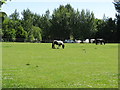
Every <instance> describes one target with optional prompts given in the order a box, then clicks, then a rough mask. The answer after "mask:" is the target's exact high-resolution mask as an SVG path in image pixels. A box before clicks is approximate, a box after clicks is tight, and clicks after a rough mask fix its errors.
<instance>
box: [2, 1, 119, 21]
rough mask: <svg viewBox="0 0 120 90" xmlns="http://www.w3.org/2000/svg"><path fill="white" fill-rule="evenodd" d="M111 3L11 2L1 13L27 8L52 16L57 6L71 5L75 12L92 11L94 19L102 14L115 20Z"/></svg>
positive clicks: (4, 6)
mask: <svg viewBox="0 0 120 90" xmlns="http://www.w3.org/2000/svg"><path fill="white" fill-rule="evenodd" d="M112 2H113V0H12V1H8V2H7V4H4V5H3V6H2V11H5V12H6V13H7V14H8V15H10V14H11V13H13V12H14V11H15V9H17V11H18V12H19V13H21V12H22V11H23V10H24V9H27V8H29V9H30V10H31V11H32V12H34V13H38V14H40V15H42V14H44V13H45V11H46V10H48V9H49V10H50V13H51V14H52V12H53V10H54V9H55V8H58V7H59V5H66V4H71V6H72V7H73V8H74V9H75V10H77V9H78V10H79V11H81V10H82V9H85V10H86V9H88V10H90V11H93V12H94V14H95V17H96V18H99V19H102V18H103V15H104V14H105V15H106V17H112V18H115V13H117V12H116V10H115V8H114V5H113V3H112Z"/></svg>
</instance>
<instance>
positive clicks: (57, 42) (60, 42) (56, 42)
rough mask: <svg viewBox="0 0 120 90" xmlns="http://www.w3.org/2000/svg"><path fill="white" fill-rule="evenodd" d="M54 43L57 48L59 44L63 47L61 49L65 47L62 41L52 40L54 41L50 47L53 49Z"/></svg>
mask: <svg viewBox="0 0 120 90" xmlns="http://www.w3.org/2000/svg"><path fill="white" fill-rule="evenodd" d="M55 45H58V48H59V47H60V46H61V45H62V48H63V49H64V47H65V45H64V43H63V41H58V40H54V41H53V42H52V48H53V49H55ZM58 48H57V49H58Z"/></svg>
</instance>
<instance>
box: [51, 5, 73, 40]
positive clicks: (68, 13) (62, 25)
mask: <svg viewBox="0 0 120 90" xmlns="http://www.w3.org/2000/svg"><path fill="white" fill-rule="evenodd" d="M73 13H74V9H73V8H72V7H71V6H70V5H69V4H68V5H66V6H63V5H60V7H59V8H58V9H55V10H54V12H53V14H52V21H51V22H52V28H51V36H52V38H53V39H61V40H64V39H70V36H71V35H72V33H71V32H72V27H71V26H72V18H71V17H72V15H73Z"/></svg>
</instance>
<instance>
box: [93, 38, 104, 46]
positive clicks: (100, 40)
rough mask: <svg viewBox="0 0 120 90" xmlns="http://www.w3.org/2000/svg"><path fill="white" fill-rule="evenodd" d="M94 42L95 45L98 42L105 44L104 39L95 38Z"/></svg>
mask: <svg viewBox="0 0 120 90" xmlns="http://www.w3.org/2000/svg"><path fill="white" fill-rule="evenodd" d="M95 43H96V45H98V44H101V45H102V44H104V45H105V40H104V39H96V40H95Z"/></svg>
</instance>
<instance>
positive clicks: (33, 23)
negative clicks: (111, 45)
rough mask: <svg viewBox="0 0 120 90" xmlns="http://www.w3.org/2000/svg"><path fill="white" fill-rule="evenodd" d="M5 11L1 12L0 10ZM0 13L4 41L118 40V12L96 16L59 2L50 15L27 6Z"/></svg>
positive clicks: (47, 12)
mask: <svg viewBox="0 0 120 90" xmlns="http://www.w3.org/2000/svg"><path fill="white" fill-rule="evenodd" d="M3 14H4V13H3ZM21 14H22V18H20V14H19V12H17V10H15V11H14V13H12V14H11V15H10V16H7V15H3V16H4V17H2V29H0V35H1V36H2V40H3V41H16V42H41V41H42V42H49V41H52V40H54V39H57V40H65V39H72V40H75V39H77V40H85V39H93V38H103V39H105V40H106V41H107V42H119V41H120V36H119V35H120V15H119V14H116V18H115V19H112V18H106V17H104V18H103V19H97V18H95V16H94V13H93V12H91V11H90V10H84V9H82V10H81V11H79V10H78V9H77V10H75V9H74V8H72V6H71V5H70V4H67V5H60V6H59V7H58V8H56V9H54V11H53V13H52V15H50V11H49V10H47V11H46V12H45V14H43V15H39V14H37V13H33V12H32V11H30V9H26V10H23V11H22V13H21Z"/></svg>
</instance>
